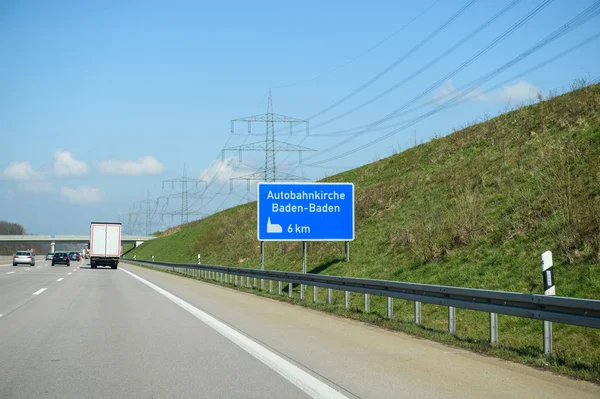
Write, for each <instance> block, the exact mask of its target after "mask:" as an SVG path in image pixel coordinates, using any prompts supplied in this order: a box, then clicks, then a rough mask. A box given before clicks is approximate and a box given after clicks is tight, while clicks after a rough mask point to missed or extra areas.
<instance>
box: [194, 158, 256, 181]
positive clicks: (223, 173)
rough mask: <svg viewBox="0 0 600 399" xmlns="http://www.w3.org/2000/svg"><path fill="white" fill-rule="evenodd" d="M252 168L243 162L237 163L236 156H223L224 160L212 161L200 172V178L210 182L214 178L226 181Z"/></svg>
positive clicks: (244, 173)
mask: <svg viewBox="0 0 600 399" xmlns="http://www.w3.org/2000/svg"><path fill="white" fill-rule="evenodd" d="M253 171H254V169H250V168H249V167H248V166H246V165H244V164H239V160H238V158H237V157H230V158H225V159H224V160H219V161H213V162H212V163H211V164H210V165H209V167H208V168H206V169H204V170H203V171H202V172H201V173H200V177H199V178H200V179H202V180H204V181H206V182H210V181H211V180H213V179H215V180H217V181H221V182H228V181H229V179H230V178H232V177H239V176H244V175H247V174H250V173H252V172H253Z"/></svg>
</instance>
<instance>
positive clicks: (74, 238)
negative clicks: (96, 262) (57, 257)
mask: <svg viewBox="0 0 600 399" xmlns="http://www.w3.org/2000/svg"><path fill="white" fill-rule="evenodd" d="M154 238H155V237H154V236H137V235H136V236H121V245H123V244H133V245H135V246H136V247H137V246H139V245H141V244H142V243H143V242H144V241H149V240H152V239H154ZM57 242H60V243H71V244H86V245H87V244H88V243H89V242H90V236H89V235H88V234H86V235H54V234H52V235H6V236H3V235H0V244H18V243H48V244H49V245H50V248H51V251H50V252H54V246H55V245H56V243H57Z"/></svg>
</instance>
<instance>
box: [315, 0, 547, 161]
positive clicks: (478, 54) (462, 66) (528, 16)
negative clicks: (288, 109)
mask: <svg viewBox="0 0 600 399" xmlns="http://www.w3.org/2000/svg"><path fill="white" fill-rule="evenodd" d="M552 1H554V0H544V1H543V2H541V3H540V4H538V5H537V6H536V7H535V8H534V9H533V10H531V11H530V12H528V13H527V14H526V15H525V16H524V17H522V18H521V19H520V20H519V21H517V22H516V23H514V24H513V25H512V26H510V27H509V28H508V29H507V30H505V31H504V32H502V33H501V34H500V35H499V36H497V37H496V38H495V39H493V40H492V41H491V42H490V43H488V44H487V45H486V46H484V47H483V48H482V49H480V50H479V51H477V52H476V53H475V54H473V55H472V56H471V57H470V58H469V59H467V60H466V61H464V62H463V63H461V64H460V65H459V66H457V67H456V68H454V70H452V71H451V72H449V73H447V74H446V75H445V76H444V77H442V78H440V79H438V80H437V81H436V82H435V83H433V84H431V85H430V86H429V87H428V88H427V89H425V90H423V91H421V93H419V94H418V95H416V96H415V97H413V98H412V99H410V100H408V101H407V102H405V103H404V104H403V105H402V106H400V107H399V108H396V109H395V110H394V111H392V112H391V113H389V114H387V115H386V116H385V117H383V118H381V119H379V120H377V121H375V122H373V123H371V124H370V125H369V126H368V127H366V128H365V129H363V130H361V131H359V132H357V133H355V134H354V135H352V136H351V137H350V138H348V139H345V140H342V142H341V143H337V144H335V145H332V146H330V147H328V148H326V149H325V150H322V151H321V152H320V154H319V155H321V154H324V153H327V152H330V151H332V150H335V149H337V148H339V145H340V144H346V143H349V142H351V141H353V140H355V139H356V138H358V137H359V136H360V135H362V134H364V133H367V132H369V131H370V130H371V129H372V128H374V127H377V126H379V125H380V124H382V123H384V122H386V121H388V120H389V119H391V118H393V116H394V115H396V114H397V113H398V112H400V111H402V110H404V109H406V108H407V107H409V106H410V105H411V104H414V103H415V102H417V101H419V100H420V99H421V98H423V97H425V96H426V95H427V94H429V93H431V92H432V91H433V90H435V89H436V88H437V87H439V86H441V85H442V84H443V83H445V82H446V81H447V80H448V79H450V78H451V77H453V76H455V75H456V74H458V73H459V72H461V71H462V70H464V69H465V68H466V67H467V66H469V65H471V64H472V63H473V62H475V61H476V60H477V59H479V58H481V57H482V56H483V55H484V54H485V53H487V52H488V51H490V50H491V49H492V48H493V47H495V46H496V45H498V44H499V43H500V42H502V41H503V40H504V39H506V38H507V37H508V36H509V35H511V34H512V33H514V32H515V31H516V30H517V29H518V28H520V27H521V26H523V25H524V24H525V23H526V22H528V21H529V20H530V19H532V18H533V17H534V16H536V15H537V14H539V13H540V12H541V11H542V10H543V9H544V8H546V7H547V6H548V5H549V4H550V3H552ZM317 156H318V155H317ZM313 158H315V157H314V156H313V157H308V158H307V160H310V159H313Z"/></svg>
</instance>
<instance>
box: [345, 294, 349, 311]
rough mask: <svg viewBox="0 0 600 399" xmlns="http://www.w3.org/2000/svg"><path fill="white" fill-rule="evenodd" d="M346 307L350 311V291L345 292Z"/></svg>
mask: <svg viewBox="0 0 600 399" xmlns="http://www.w3.org/2000/svg"><path fill="white" fill-rule="evenodd" d="M344 307H345V308H346V309H350V291H344Z"/></svg>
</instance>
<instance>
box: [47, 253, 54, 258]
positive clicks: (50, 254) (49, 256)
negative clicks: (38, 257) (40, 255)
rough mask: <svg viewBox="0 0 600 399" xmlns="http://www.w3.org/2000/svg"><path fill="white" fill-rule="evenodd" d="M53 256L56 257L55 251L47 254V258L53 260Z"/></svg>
mask: <svg viewBox="0 0 600 399" xmlns="http://www.w3.org/2000/svg"><path fill="white" fill-rule="evenodd" d="M53 257H54V252H48V253H47V254H46V260H52V258H53Z"/></svg>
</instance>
